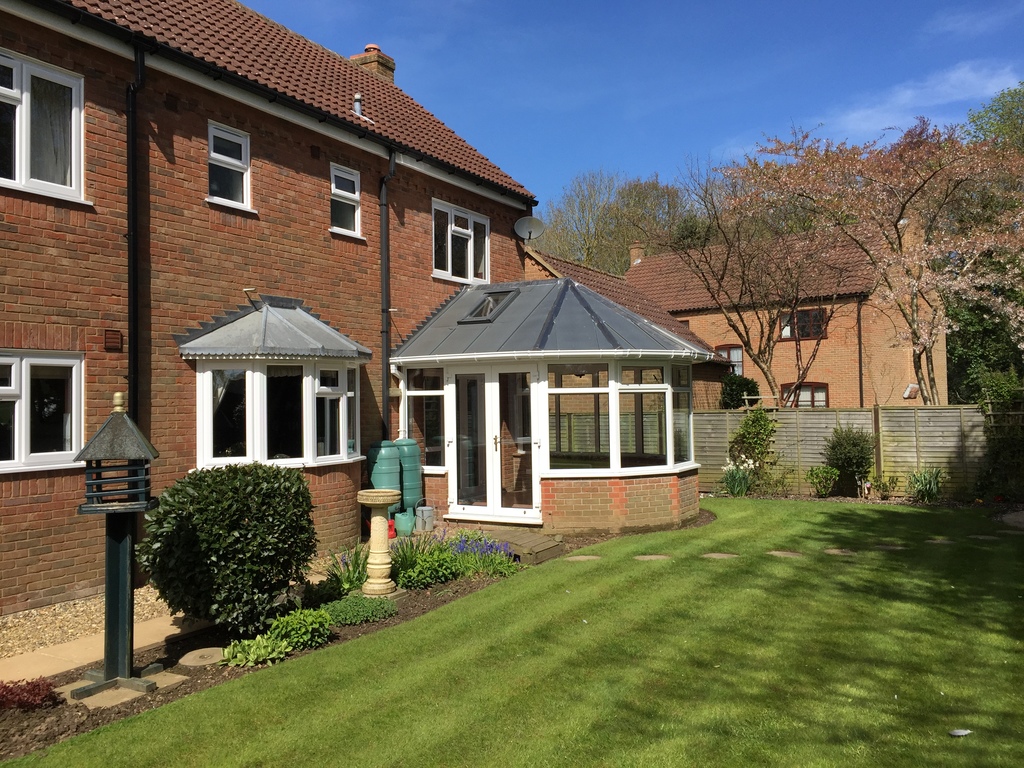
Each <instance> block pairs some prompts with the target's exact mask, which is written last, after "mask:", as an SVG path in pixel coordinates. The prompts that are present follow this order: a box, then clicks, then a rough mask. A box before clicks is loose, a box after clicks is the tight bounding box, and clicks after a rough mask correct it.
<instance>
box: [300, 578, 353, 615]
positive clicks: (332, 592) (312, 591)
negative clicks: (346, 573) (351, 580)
mask: <svg viewBox="0 0 1024 768" xmlns="http://www.w3.org/2000/svg"><path fill="white" fill-rule="evenodd" d="M346 594H348V593H347V592H342V590H341V585H339V584H338V582H336V581H334V580H333V579H324V580H323V581H315V582H313V583H311V584H306V585H305V586H304V587H303V589H302V598H301V599H300V600H299V604H300V605H301V607H303V608H319V607H320V606H321V605H324V604H325V603H330V602H333V601H335V600H341V598H343V597H344V596H345V595H346Z"/></svg>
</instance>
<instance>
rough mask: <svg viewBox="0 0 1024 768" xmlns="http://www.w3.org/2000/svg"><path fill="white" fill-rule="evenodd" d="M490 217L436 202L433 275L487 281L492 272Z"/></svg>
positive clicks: (451, 278)
mask: <svg viewBox="0 0 1024 768" xmlns="http://www.w3.org/2000/svg"><path fill="white" fill-rule="evenodd" d="M490 227H491V225H490V220H489V219H487V218H486V217H484V216H479V215H477V214H475V213H470V212H469V211H465V210H462V209H461V208H455V207H453V206H451V205H448V204H446V203H441V202H438V201H436V200H435V201H434V275H435V276H436V277H441V278H445V279H448V280H455V281H457V282H465V283H485V282H487V280H488V277H489V272H490V263H489V262H490Z"/></svg>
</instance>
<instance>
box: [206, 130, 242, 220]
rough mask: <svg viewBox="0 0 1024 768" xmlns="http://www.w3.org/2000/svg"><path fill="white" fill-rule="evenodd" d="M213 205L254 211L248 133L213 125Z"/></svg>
mask: <svg viewBox="0 0 1024 768" xmlns="http://www.w3.org/2000/svg"><path fill="white" fill-rule="evenodd" d="M208 151H209V176H210V196H209V197H208V198H207V200H209V201H210V202H214V203H222V204H225V205H230V206H232V207H234V208H247V209H248V208H251V207H252V198H251V194H250V184H249V134H247V133H242V132H241V131H236V130H233V129H231V128H227V127H226V126H223V125H217V124H215V123H210V133H209V144H208Z"/></svg>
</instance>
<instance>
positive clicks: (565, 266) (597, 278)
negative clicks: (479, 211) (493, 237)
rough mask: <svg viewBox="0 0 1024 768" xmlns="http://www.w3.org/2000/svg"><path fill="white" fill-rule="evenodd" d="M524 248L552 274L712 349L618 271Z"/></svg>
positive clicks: (703, 347)
mask: <svg viewBox="0 0 1024 768" xmlns="http://www.w3.org/2000/svg"><path fill="white" fill-rule="evenodd" d="M526 250H527V253H529V254H530V256H532V257H533V258H534V260H536V261H537V262H538V263H539V264H540V266H542V267H544V268H545V269H546V270H547V271H549V272H551V273H552V276H553V277H556V278H557V277H571V278H572V279H573V280H575V281H576V282H577V283H580V284H581V285H585V286H587V287H588V288H589V289H590V290H592V291H594V292H595V293H599V294H601V295H602V296H604V297H605V298H606V299H611V300H612V301H614V302H615V303H616V304H618V305H620V306H622V307H625V308H626V309H628V310H630V311H631V312H635V313H636V314H638V315H640V316H641V317H643V318H645V319H647V320H650V321H651V322H652V323H654V324H655V325H659V326H661V327H662V328H664V329H665V330H667V331H671V332H672V333H674V334H676V335H677V336H680V337H682V338H683V339H685V340H686V341H689V342H690V343H691V344H695V345H697V346H699V347H700V348H701V349H705V350H707V351H709V352H714V347H713V346H711V345H710V344H708V343H707V342H706V341H704V339H702V338H701V337H700V336H698V335H697V334H695V333H694V332H693V331H691V330H690V329H689V328H687V327H686V326H684V325H683V324H682V323H680V322H679V320H677V319H676V318H675V317H673V316H672V315H670V314H669V313H668V311H666V310H665V309H664V308H663V307H662V306H661V305H659V304H658V303H657V302H655V301H654V300H653V299H652V298H651V297H650V296H647V295H645V294H644V293H643V292H642V291H640V290H638V289H637V288H635V287H634V286H632V285H630V284H629V283H627V282H626V279H625V278H624V277H622V276H621V275H613V274H611V273H609V272H602V271H601V270H599V269H593V268H591V267H586V266H584V265H583V264H581V263H579V262H578V261H569V260H567V259H561V258H559V257H557V256H551V255H549V254H546V253H541V252H539V251H537V250H535V249H534V248H530V247H527V249H526Z"/></svg>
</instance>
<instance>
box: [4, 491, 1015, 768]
mask: <svg viewBox="0 0 1024 768" xmlns="http://www.w3.org/2000/svg"><path fill="white" fill-rule="evenodd" d="M703 503H704V505H705V507H706V508H708V509H710V510H711V511H713V512H714V513H715V514H716V515H718V520H717V521H716V522H714V523H712V524H710V525H708V526H705V527H702V528H697V529H692V530H684V531H673V532H665V533H655V534H648V535H640V536H629V537H623V538H621V539H616V540H612V541H608V542H605V543H603V544H601V545H598V546H595V547H592V548H590V549H588V550H584V551H581V552H577V553H574V554H581V553H583V554H593V555H600V559H599V560H593V561H588V562H568V561H566V560H565V559H564V558H563V559H561V560H559V561H553V562H549V563H546V564H544V565H542V566H539V567H536V568H531V569H528V570H527V571H525V572H523V573H521V574H519V575H517V576H515V577H513V578H511V579H509V580H507V581H505V582H502V583H499V584H496V585H494V586H492V587H489V588H487V589H486V590H483V591H481V592H477V593H475V594H473V595H471V596H469V597H467V598H465V599H463V600H460V601H458V602H457V603H453V604H450V605H448V606H446V607H444V608H442V609H439V610H437V611H435V612H433V613H431V614H429V615H427V616H424V617H421V618H419V619H417V620H415V621H412V622H408V623H405V624H402V625H400V626H398V627H395V628H393V629H389V630H386V631H383V632H379V633H376V634H373V635H371V636H368V637H364V638H360V639H358V640H354V641H351V642H348V643H344V644H341V645H337V646H333V647H331V648H329V649H325V650H322V651H318V652H314V653H311V654H308V655H306V656H303V657H301V658H297V659H292V660H289V661H287V662H285V663H283V664H281V665H279V666H275V667H273V668H270V669H267V670H263V671H259V672H257V673H255V674H251V675H249V676H247V677H245V678H242V679H240V680H237V681H235V682H231V683H227V684H224V685H222V686H219V687H217V688H214V689H211V690H208V691H206V692H203V693H200V694H196V695H194V696H190V697H188V698H185V699H182V700H180V701H177V702H175V703H172V704H169V705H167V706H165V707H162V708H160V709H158V710H154V711H151V712H147V713H145V714H143V715H139V716H137V717H134V718H131V719H128V720H124V721H122V722H120V723H117V724H115V725H113V726H110V727H107V728H104V729H100V730H97V731H94V732H92V733H89V734H86V735H84V736H80V737H77V738H75V739H72V740H70V741H68V742H65V743H63V744H60V745H58V746H56V747H53V748H52V749H50V750H49V753H48V754H46V755H42V754H36V755H31V756H29V757H28V758H26V759H24V760H23V761H22V762H19V763H18V764H19V765H20V764H22V763H23V764H27V765H35V764H37V763H38V764H47V765H59V766H89V765H96V766H117V765H125V766H144V765H168V766H176V767H180V766H211V765H216V766H232V765H284V766H300V765H302V766H305V765H342V764H359V765H363V766H402V765H407V766H433V765H443V766H461V765H466V766H485V765H503V766H507V765H513V766H515V765H522V766H537V765H545V766H549V765H586V766H590V765H610V766H616V765H648V766H650V765H657V766H662V765H680V766H683V765H686V766H692V765H699V766H749V765H780V766H843V768H849V767H850V766H888V767H890V768H891V767H892V766H915V768H916V767H917V766H923V765H936V766H937V765H941V766H944V768H948V767H949V766H1020V765H1024V685H1022V683H1024V675H1022V673H1021V640H1022V630H1024V619H1022V615H1024V581H1022V575H1024V574H1022V570H1024V557H1022V555H1024V536H1013V535H1009V534H999V533H997V532H998V531H1000V530H1003V528H1004V526H1002V525H1000V524H998V523H993V522H991V521H990V520H988V519H987V518H986V517H985V516H984V515H983V514H982V513H981V512H980V511H977V510H971V509H958V510H946V509H916V508H911V507H895V506H893V507H890V506H881V505H879V506H872V505H863V504H849V505H847V504H836V503H816V502H793V501H750V500H746V499H705V500H704V502H703ZM972 534H974V535H997V536H999V538H998V540H995V541H987V540H981V539H973V538H969V536H970V535H972ZM930 539H942V540H947V541H950V542H952V543H946V544H937V543H928V540H930ZM877 544H890V545H902V546H905V547H906V549H904V550H897V551H883V550H879V549H875V548H874V547H875V545H877ZM833 547H834V548H845V549H851V550H855V551H856V554H855V555H852V556H845V557H844V556H831V555H828V554H825V552H824V550H825V549H826V548H833ZM768 550H792V551H796V552H800V553H802V554H803V555H804V556H803V557H801V558H778V557H773V556H770V555H768V554H767V552H768ZM708 552H729V553H734V554H737V555H740V557H737V558H734V559H727V560H713V559H706V558H701V557H700V555H702V554H704V553H708ZM648 554H661V555H668V556H670V559H668V560H653V561H638V560H636V559H634V558H635V556H637V555H648ZM440 588H441V589H443V587H440ZM954 728H966V729H970V730H971V731H973V733H971V734H970V735H968V736H967V737H965V738H951V737H950V736H949V735H948V732H949V731H950V730H951V729H954Z"/></svg>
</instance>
